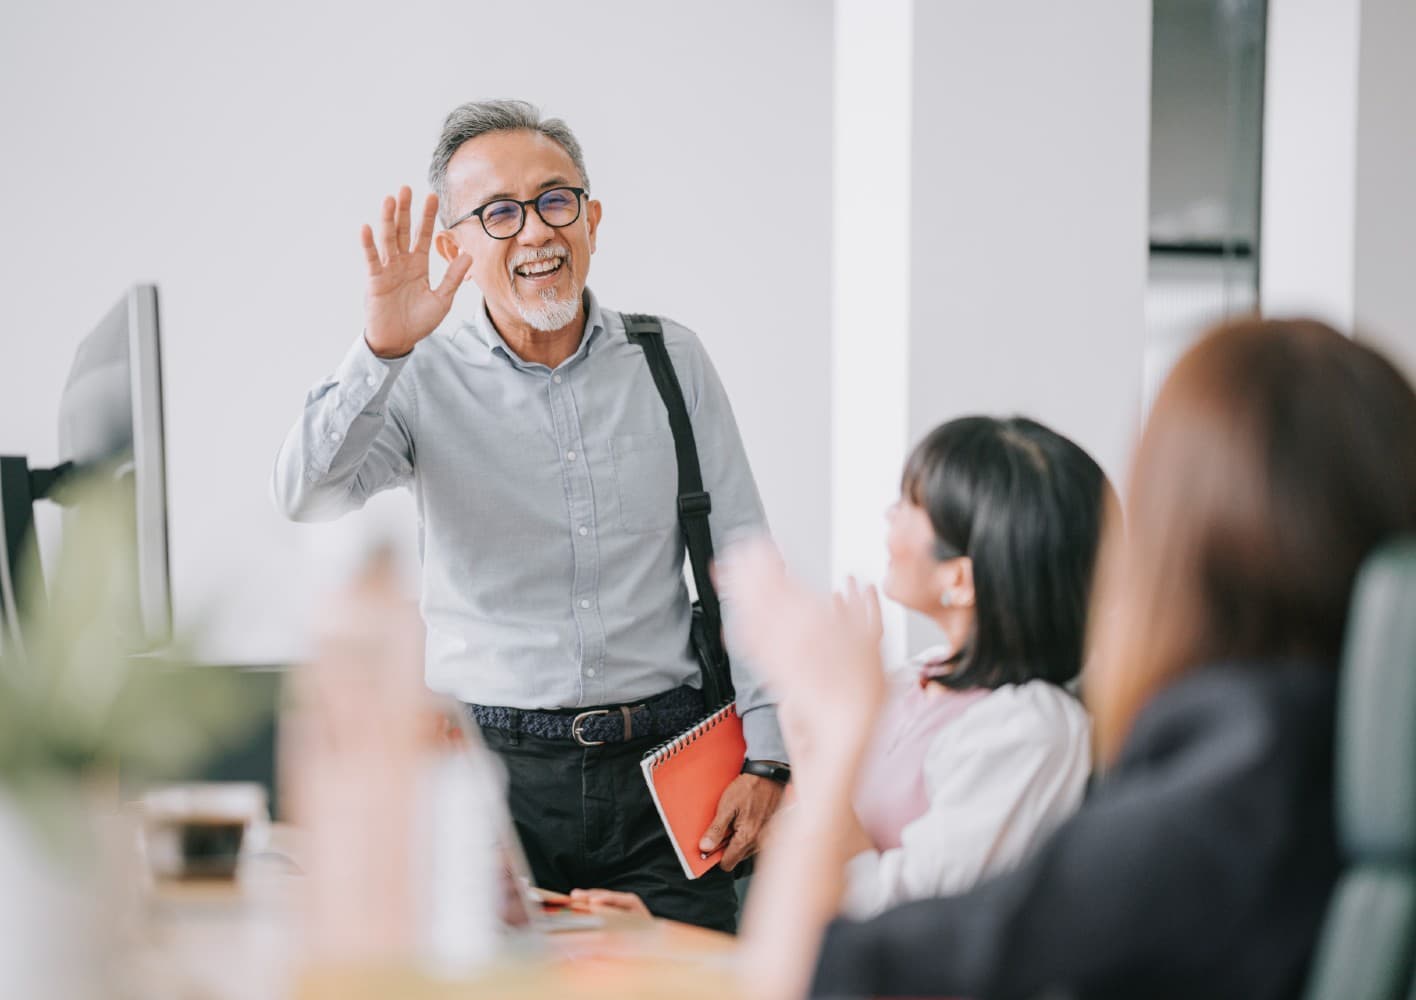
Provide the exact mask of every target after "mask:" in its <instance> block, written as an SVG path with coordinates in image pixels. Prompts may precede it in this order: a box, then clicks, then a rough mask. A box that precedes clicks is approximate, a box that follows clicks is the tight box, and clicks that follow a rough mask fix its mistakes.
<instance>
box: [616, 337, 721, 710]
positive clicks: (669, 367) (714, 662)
mask: <svg viewBox="0 0 1416 1000" xmlns="http://www.w3.org/2000/svg"><path fill="white" fill-rule="evenodd" d="M624 329H625V333H626V335H628V337H629V340H630V343H633V344H638V345H639V347H640V348H642V349H643V351H644V357H645V358H646V360H648V362H649V371H650V373H651V374H652V375H653V376H654V385H655V386H657V387H658V389H659V395H660V397H662V398H663V400H664V408H665V409H666V410H667V411H668V415H669V429H670V430H672V431H673V435H674V454H675V456H676V457H677V459H678V520H679V527H680V528H682V530H683V537H684V541H685V543H686V544H687V546H688V561H689V563H690V564H691V565H692V567H693V582H694V585H695V586H696V587H697V588H698V602H697V604H695V605H694V626H695V627H694V629H693V632H694V634H693V644H694V647H695V649H694V651H695V653H697V655H698V663H699V666H700V668H701V669H702V671H703V700H704V703H705V704H706V705H707V707H708V708H709V709H715V708H717V707H718V706H720V705H726V704H727V703H728V702H730V701H732V700H733V697H734V692H733V681H732V675H731V674H730V672H729V670H728V654H727V650H726V649H724V648H723V613H722V608H721V607H720V606H719V604H718V592H717V591H716V590H715V589H714V588H713V579H712V577H711V576H710V575H709V567H710V566H711V565H712V564H713V535H712V532H711V531H710V529H709V526H708V514H709V512H710V511H712V509H713V503H712V498H711V497H709V495H708V493H707V492H706V491H705V490H704V489H703V474H702V471H701V470H700V469H699V465H698V446H697V444H696V443H695V441H694V439H693V424H692V423H690V422H689V419H688V407H687V405H686V404H685V403H684V399H683V388H682V387H681V386H680V385H679V380H678V376H677V375H676V374H675V373H674V366H673V362H672V361H670V360H669V352H668V349H667V348H666V347H665V346H664V327H663V324H661V323H660V322H659V318H658V317H657V316H644V315H640V314H637V313H625V314H624Z"/></svg>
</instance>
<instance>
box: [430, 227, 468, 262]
mask: <svg viewBox="0 0 1416 1000" xmlns="http://www.w3.org/2000/svg"><path fill="white" fill-rule="evenodd" d="M433 246H435V247H437V251H438V256H439V257H441V258H442V259H443V260H445V261H447V262H448V263H449V264H451V263H452V262H453V261H454V260H456V259H457V254H458V251H459V250H460V249H461V247H459V246H458V245H457V240H456V239H454V238H453V235H452V233H450V232H448V231H447V230H446V229H444V230H443V231H442V232H440V233H438V234H437V235H436V236H434V237H433Z"/></svg>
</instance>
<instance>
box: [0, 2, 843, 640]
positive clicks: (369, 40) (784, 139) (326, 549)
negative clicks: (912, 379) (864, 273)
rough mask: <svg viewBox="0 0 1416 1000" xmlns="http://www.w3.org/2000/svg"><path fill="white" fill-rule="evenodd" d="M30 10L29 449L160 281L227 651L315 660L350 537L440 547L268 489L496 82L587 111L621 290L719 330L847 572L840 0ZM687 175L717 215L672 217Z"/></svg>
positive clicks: (20, 106) (0, 62) (185, 598)
mask: <svg viewBox="0 0 1416 1000" xmlns="http://www.w3.org/2000/svg"><path fill="white" fill-rule="evenodd" d="M5 20H6V23H5V27H4V30H3V31H0V135H3V136H4V137H5V143H4V146H5V153H4V156H2V157H0V214H2V215H3V218H4V219H5V231H6V232H7V233H8V234H9V235H10V238H9V239H7V240H5V241H3V246H0V302H3V303H4V308H5V323H4V332H3V333H0V338H3V340H2V341H0V452H3V453H6V454H28V455H30V456H31V458H32V459H33V460H34V461H36V462H40V463H44V462H49V461H52V460H53V459H54V458H55V457H56V456H55V447H56V444H55V433H56V431H55V421H56V410H57V404H58V397H59V391H60V388H61V386H62V384H63V379H64V376H65V373H66V371H67V368H68V365H69V361H70V358H71V355H72V350H73V347H74V345H75V344H76V343H77V341H78V340H79V338H80V337H81V336H82V335H83V334H84V333H85V332H86V331H87V330H88V329H90V327H91V326H92V325H93V324H94V323H95V322H96V321H97V320H98V319H99V318H100V317H101V316H102V315H103V313H104V311H105V310H106V309H107V308H108V306H110V305H111V304H112V303H113V302H114V301H116V299H117V298H118V296H119V295H120V294H121V293H122V291H123V289H124V288H125V287H126V286H127V285H129V284H131V283H132V282H134V281H139V280H144V281H156V282H158V283H159V285H160V287H161V292H162V309H163V323H164V330H163V333H164V336H165V343H164V347H165V351H166V355H165V362H166V371H165V381H166V389H167V429H168V471H169V487H170V503H171V531H172V560H173V571H174V578H175V603H176V612H177V618H178V624H179V627H181V626H183V625H186V626H192V625H194V624H196V623H198V622H201V623H203V624H204V625H205V633H206V641H205V643H204V653H205V655H206V656H207V657H208V658H210V659H214V660H226V661H234V662H244V661H279V660H283V659H286V658H289V657H290V656H292V655H296V654H297V653H298V651H299V649H300V646H301V637H302V634H303V628H304V622H305V620H306V618H307V616H308V612H309V602H310V597H311V595H312V593H313V592H314V591H315V590H316V589H318V587H319V586H320V585H321V584H322V583H323V582H324V581H326V580H327V579H328V578H329V576H330V572H331V569H332V568H333V567H334V566H335V565H336V564H338V563H339V562H340V560H341V559H342V558H343V557H342V556H341V555H340V553H341V552H342V551H346V550H347V549H348V548H349V543H350V542H351V541H352V540H354V539H356V538H358V537H360V536H362V535H364V534H366V533H367V532H368V531H369V530H372V529H371V527H370V526H371V525H381V526H383V530H389V531H393V532H394V533H396V534H397V536H398V538H399V539H400V540H401V542H402V544H403V545H404V546H405V548H406V547H407V546H408V545H409V544H410V543H411V540H412V507H411V503H410V502H409V501H408V500H407V498H406V497H403V496H400V497H398V498H394V499H390V500H387V501H385V502H375V503H374V504H372V505H371V509H370V511H369V512H367V513H366V514H365V515H361V516H360V518H356V519H354V520H353V521H347V522H346V523H342V524H340V525H336V526H332V527H317V528H316V527H308V526H296V525H291V524H287V523H285V522H283V521H282V520H281V519H280V518H279V517H278V516H277V515H276V514H275V513H274V511H273V510H272V508H271V506H270V503H269V501H268V499H267V495H266V489H267V486H266V484H267V478H268V474H269V469H270V466H271V462H272V460H273V457H274V454H275V451H276V448H277V447H278V445H279V443H280V440H281V438H282V436H283V435H284V433H285V430H286V428H287V427H288V425H289V424H290V422H291V420H292V419H293V418H294V416H295V414H296V413H297V412H298V409H299V406H300V402H301V398H302V396H303V393H304V391H305V390H306V388H307V387H308V385H309V384H310V383H312V382H313V381H314V380H316V379H318V378H319V377H320V376H321V375H323V374H324V373H325V372H326V371H328V370H329V369H330V368H331V367H332V366H333V365H334V364H335V363H336V361H337V360H338V358H339V357H340V356H341V354H342V353H343V351H344V350H345V348H346V346H347V345H348V344H349V343H351V342H352V341H353V339H354V338H355V337H356V336H358V333H359V330H360V328H361V325H362V321H361V316H362V294H363V284H362V275H363V267H362V261H361V254H360V250H359V246H358V241H357V232H358V227H359V225H360V224H361V223H362V222H364V221H369V220H371V219H372V218H373V216H374V213H375V211H376V209H377V206H378V203H379V199H380V198H381V197H382V195H383V194H385V193H386V192H390V191H392V190H393V189H394V188H396V186H397V185H398V184H400V183H405V182H407V183H410V184H412V185H414V187H415V189H421V185H422V179H423V177H424V176H425V171H426V165H427V157H428V154H429V153H430V152H431V150H432V147H433V144H434V142H435V140H436V136H437V130H438V126H439V124H440V123H441V120H442V117H443V115H444V114H445V113H446V112H447V111H448V110H449V109H450V108H451V107H452V106H454V105H455V104H457V103H459V102H461V101H464V100H468V99H472V98H477V97H493V96H496V97H500V96H520V97H526V98H529V99H531V100H534V101H537V102H538V103H540V104H541V105H542V106H543V108H544V109H546V110H547V111H549V112H552V113H556V114H560V115H563V116H564V117H566V118H567V119H568V120H569V121H570V122H571V124H572V125H573V127H575V128H576V130H577V132H578V134H579V136H580V138H581V141H582V143H583V145H584V147H585V150H586V156H587V159H588V167H589V170H590V174H591V179H592V181H593V183H594V187H595V192H596V194H597V196H598V197H599V198H601V199H602V200H603V202H604V204H605V217H604V223H603V226H602V229H601V234H600V250H599V253H598V254H597V256H596V260H595V262H594V267H593V269H592V273H591V284H592V287H594V288H595V290H596V292H597V293H598V294H599V295H600V296H601V299H602V301H604V302H605V303H606V304H608V305H610V306H613V307H620V308H627V309H635V310H644V311H650V310H653V311H661V312H664V313H667V314H670V315H672V316H674V317H675V318H677V319H679V320H681V321H683V322H685V323H687V324H689V325H690V326H692V327H694V328H695V329H697V330H698V331H699V333H700V334H701V335H702V336H703V339H704V341H705V343H706V344H707V346H708V348H709V350H710V352H711V353H712V355H713V357H714V359H715V361H716V363H717V365H718V367H719V370H720V372H721V374H722V376H723V379H724V381H725V382H726V384H727V387H728V390H729V392H730V394H731V395H732V398H733V401H734V404H735V407H736V410H737V414H738V418H739V421H740V424H741V426H742V429H743V433H744V436H745V438H746V441H747V447H748V451H749V454H750V456H751V458H752V460H753V464H754V467H755V470H756V472H757V477H758V482H759V484H760V486H761V488H762V492H763V496H764V500H765V501H766V504H767V508H768V513H769V516H770V517H771V518H772V520H773V524H774V528H775V529H776V532H777V534H778V537H779V539H780V541H781V542H782V544H783V546H784V548H785V549H786V551H787V554H788V556H789V558H790V559H791V560H792V562H793V563H794V565H796V566H797V567H799V568H800V569H801V570H802V571H804V572H805V573H806V575H807V576H808V577H809V578H811V579H813V580H814V581H816V582H819V583H824V582H825V578H826V575H827V569H826V567H827V565H828V523H829V522H828V519H829V502H828V488H829V481H828V470H829V443H828V435H827V434H826V432H825V428H826V427H827V424H828V421H829V384H830V382H829V370H828V365H829V336H828V329H829V320H830V312H829V309H830V288H829V269H830V255H829V246H830V226H831V222H830V198H831V188H830V176H831V175H830V169H831V167H830V165H831V65H832V55H831V44H832V9H831V6H830V4H826V3H819V2H815V0H773V2H771V3H761V2H755V0H726V2H723V0H720V2H716V3H714V4H711V5H706V4H705V5H696V4H695V5H687V4H683V5H680V4H669V3H659V2H655V0H638V2H631V0H617V2H599V3H596V4H594V5H586V4H581V3H574V2H569V0H543V2H541V3H538V4H536V5H534V7H528V6H526V5H522V4H510V3H461V4H446V3H437V2H430V0H409V2H406V3H402V4H399V5H398V6H397V7H396V8H390V7H389V6H388V5H387V4H381V3H375V2H372V0H351V2H345V3H339V4H335V3H318V4H315V3H296V4H289V3H280V2H275V0H250V2H246V3H241V4H224V5H211V4H193V3H184V2H180V0H167V2H163V0H143V2H135V3H106V2H99V0H86V2H82V3H78V4H64V5H58V4H53V5H43V4H23V5H15V6H14V7H13V9H9V10H7V15H6V19H5ZM556 23H561V24H563V25H564V30H563V31H562V32H560V33H557V32H555V31H549V30H547V28H546V26H547V25H551V24H556ZM492 25H496V26H498V27H497V28H496V29H495V30H494V29H492V28H491V26H492ZM506 26H511V30H510V31H508V29H507V27H506ZM681 191H690V192H693V193H694V195H695V196H696V197H697V198H699V199H701V205H700V207H699V208H698V209H697V211H691V212H687V213H675V212H671V211H670V210H669V208H668V206H669V205H671V204H676V203H677V201H676V192H681ZM764 197H765V198H768V199H769V201H768V203H767V207H766V212H765V214H762V215H761V221H757V216H758V213H755V212H754V211H753V210H752V209H750V208H747V207H744V206H746V205H747V204H749V203H750V202H751V201H752V200H753V199H762V198H764ZM471 307H472V303H471V302H470V301H469V302H466V303H461V304H460V306H459V308H460V309H463V310H465V309H468V308H471Z"/></svg>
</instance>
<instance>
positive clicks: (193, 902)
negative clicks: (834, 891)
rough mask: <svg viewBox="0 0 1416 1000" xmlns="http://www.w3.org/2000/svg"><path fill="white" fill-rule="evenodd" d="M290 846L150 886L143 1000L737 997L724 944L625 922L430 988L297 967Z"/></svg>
mask: <svg viewBox="0 0 1416 1000" xmlns="http://www.w3.org/2000/svg"><path fill="white" fill-rule="evenodd" d="M291 840H292V833H291V831H279V832H278V833H277V836H276V838H275V847H276V849H275V850H272V851H269V852H264V853H260V854H256V855H253V856H251V857H249V858H246V859H244V860H243V862H242V866H241V871H240V875H239V877H238V878H237V880H236V881H235V882H170V883H160V884H159V885H158V886H156V887H155V889H154V891H153V892H152V894H151V896H150V898H149V900H148V903H147V906H146V927H145V932H144V934H143V935H142V939H143V944H142V947H141V949H140V952H139V956H138V967H137V969H136V970H135V975H136V978H137V980H138V982H139V983H140V984H141V986H142V989H143V995H144V996H149V997H153V998H159V1000H160V998H178V997H181V998H186V997H202V998H203V1000H274V998H280V997H295V998H297V1000H326V998H328V1000H335V998H338V1000H385V998H394V997H397V998H399V1000H405V998H407V1000H425V998H426V1000H454V998H457V1000H460V998H464V997H466V998H470V997H473V996H476V997H479V998H482V997H508V998H521V997H543V996H554V997H557V998H568V1000H578V998H586V1000H599V998H602V997H603V998H606V1000H608V998H611V997H613V998H616V1000H618V998H624V997H630V998H632V997H651V996H652V997H658V996H670V995H672V996H676V997H677V996H682V997H688V998H695V997H703V998H705V1000H706V998H708V997H710V996H711V997H713V998H714V1000H730V998H731V997H733V996H735V995H737V994H738V992H739V990H740V987H739V985H738V984H737V982H736V979H735V976H734V973H733V969H732V964H731V959H732V956H733V953H734V939H733V938H732V937H730V936H729V935H726V934H720V933H717V932H715V931H708V930H704V929H702V928H699V927H692V926H689V925H687V924H679V923H674V922H672V921H666V920H644V919H642V918H634V917H614V916H612V917H609V918H607V921H606V925H605V927H604V928H603V929H599V930H586V931H565V932H558V933H553V934H547V935H544V937H543V938H542V942H543V943H542V944H541V945H540V946H539V947H538V948H537V950H536V951H535V953H534V955H528V956H524V957H518V958H516V959H508V960H505V961H501V962H499V963H497V964H495V965H493V966H491V967H488V968H487V969H485V970H484V971H483V972H481V973H479V974H478V975H477V976H476V977H475V978H474V979H470V980H462V981H448V980H441V979H435V978H433V977H430V976H426V975H420V974H419V973H417V972H416V971H414V970H411V969H403V968H399V969H391V968H372V967H360V968H354V967H349V968H328V969H310V968H301V967H300V963H299V954H298V945H297V944H296V940H295V939H296V929H297V928H296V924H297V921H296V920H295V911H296V907H297V905H298V900H299V893H300V886H301V882H302V876H301V875H300V874H299V873H298V868H297V866H296V865H295V864H294V863H292V861H291V860H290V853H289V852H288V850H287V849H288V846H289V844H290V843H291ZM295 853H296V855H297V856H298V852H295Z"/></svg>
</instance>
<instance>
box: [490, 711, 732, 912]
mask: <svg viewBox="0 0 1416 1000" xmlns="http://www.w3.org/2000/svg"><path fill="white" fill-rule="evenodd" d="M482 736H483V739H485V740H486V743H487V745H488V746H489V747H491V749H492V750H494V751H495V752H496V753H497V755H498V756H499V757H501V759H502V762H503V763H504V764H505V765H506V770H507V777H508V779H509V780H508V785H509V798H510V804H511V816H512V819H513V820H514V821H515V823H516V832H517V833H518V834H519V835H520V837H521V842H522V844H523V845H524V846H525V848H526V855H527V860H528V861H529V862H530V864H531V872H532V875H533V876H534V877H535V879H536V883H537V884H538V885H540V886H542V887H543V888H546V889H554V890H556V891H558V892H569V891H570V890H571V889H616V890H619V891H620V892H634V893H638V894H639V896H640V897H641V898H642V899H643V900H644V902H645V904H646V905H647V906H648V907H649V909H650V911H651V912H652V913H653V914H654V915H655V916H659V917H668V918H669V919H672V920H680V921H683V922H684V923H689V924H697V925H699V926H701V927H709V928H712V929H713V930H720V931H729V932H733V931H736V929H737V910H738V901H737V893H736V892H735V891H734V888H733V878H732V876H731V875H729V874H728V873H726V872H724V871H723V870H722V869H720V868H713V869H712V870H710V871H709V872H707V873H706V874H705V875H703V876H702V877H701V878H698V879H693V880H690V879H688V878H685V877H684V874H683V868H682V867H681V866H680V865H679V862H678V857H677V855H675V854H674V849H673V847H672V845H671V844H670V843H669V837H668V834H667V833H665V832H664V825H663V822H662V821H661V820H660V819H659V813H658V810H656V809H655V808H654V801H653V799H651V798H650V797H649V789H648V788H647V787H646V785H645V784H644V775H643V773H642V772H641V771H640V769H639V760H640V758H641V757H642V756H643V755H644V753H645V752H646V751H648V750H651V749H653V747H654V746H655V745H656V741H655V740H654V739H640V740H632V741H630V742H628V743H607V744H605V745H604V746H598V747H584V746H581V745H580V744H578V743H575V742H574V741H572V740H548V739H543V738H541V737H539V736H531V735H529V734H527V733H513V732H510V731H508V730H504V729H491V728H487V729H484V730H482Z"/></svg>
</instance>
